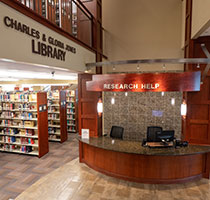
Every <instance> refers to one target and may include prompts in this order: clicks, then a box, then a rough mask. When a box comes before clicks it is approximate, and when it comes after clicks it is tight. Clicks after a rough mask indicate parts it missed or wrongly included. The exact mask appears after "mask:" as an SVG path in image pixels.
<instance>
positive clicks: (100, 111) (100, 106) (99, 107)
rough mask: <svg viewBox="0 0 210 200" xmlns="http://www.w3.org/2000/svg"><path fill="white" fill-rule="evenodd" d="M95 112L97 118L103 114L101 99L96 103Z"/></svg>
mask: <svg viewBox="0 0 210 200" xmlns="http://www.w3.org/2000/svg"><path fill="white" fill-rule="evenodd" d="M97 112H98V115H99V116H100V115H102V113H103V103H102V100H101V98H99V100H98V103H97Z"/></svg>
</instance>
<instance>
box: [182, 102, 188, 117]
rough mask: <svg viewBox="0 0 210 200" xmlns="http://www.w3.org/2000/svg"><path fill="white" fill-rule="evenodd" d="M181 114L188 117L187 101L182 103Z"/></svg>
mask: <svg viewBox="0 0 210 200" xmlns="http://www.w3.org/2000/svg"><path fill="white" fill-rule="evenodd" d="M181 115H182V117H184V118H185V117H186V115H187V104H186V103H185V102H183V103H182V104H181Z"/></svg>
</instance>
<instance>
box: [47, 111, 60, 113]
mask: <svg viewBox="0 0 210 200" xmlns="http://www.w3.org/2000/svg"><path fill="white" fill-rule="evenodd" d="M48 113H52V114H60V112H56V111H55V112H53V111H48Z"/></svg>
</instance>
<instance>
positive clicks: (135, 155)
mask: <svg viewBox="0 0 210 200" xmlns="http://www.w3.org/2000/svg"><path fill="white" fill-rule="evenodd" d="M79 147H80V148H79V150H80V152H79V153H80V162H83V163H86V164H87V165H88V166H89V167H91V168H93V169H95V170H96V171H99V172H101V173H104V174H106V175H109V176H113V177H117V178H121V179H125V180H130V181H135V182H142V183H167V184H168V183H182V182H187V181H191V180H194V179H198V178H202V177H203V178H209V171H210V153H209V152H210V146H198V145H190V146H189V147H183V148H179V149H175V148H159V149H150V148H147V147H142V146H141V142H134V141H124V140H114V142H113V140H112V139H111V138H109V137H100V138H90V139H89V140H84V139H81V138H79Z"/></svg>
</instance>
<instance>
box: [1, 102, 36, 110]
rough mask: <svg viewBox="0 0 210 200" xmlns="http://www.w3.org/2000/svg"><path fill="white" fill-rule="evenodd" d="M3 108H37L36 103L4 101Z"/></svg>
mask: <svg viewBox="0 0 210 200" xmlns="http://www.w3.org/2000/svg"><path fill="white" fill-rule="evenodd" d="M2 109H3V110H14V109H19V110H36V109H37V107H36V104H30V103H24V104H15V103H3V104H2Z"/></svg>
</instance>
